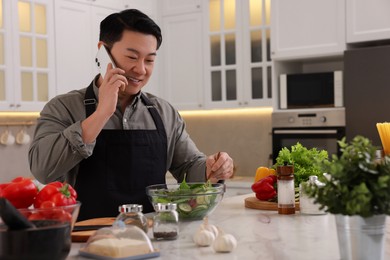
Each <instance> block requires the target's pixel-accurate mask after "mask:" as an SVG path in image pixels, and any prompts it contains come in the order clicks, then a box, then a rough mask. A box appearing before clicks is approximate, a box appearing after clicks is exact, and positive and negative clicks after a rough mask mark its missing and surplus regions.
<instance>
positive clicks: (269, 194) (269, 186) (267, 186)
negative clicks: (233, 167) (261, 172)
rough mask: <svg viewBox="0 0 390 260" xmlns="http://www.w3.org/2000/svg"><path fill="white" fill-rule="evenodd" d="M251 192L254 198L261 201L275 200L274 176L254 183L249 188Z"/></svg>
mask: <svg viewBox="0 0 390 260" xmlns="http://www.w3.org/2000/svg"><path fill="white" fill-rule="evenodd" d="M251 188H252V191H253V192H254V193H256V198H258V199H259V200H263V201H275V199H276V198H277V197H276V195H277V191H276V189H277V178H276V176H275V175H269V176H267V177H265V178H262V179H261V180H259V181H257V182H255V183H253V184H252V186H251Z"/></svg>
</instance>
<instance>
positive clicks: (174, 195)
mask: <svg viewBox="0 0 390 260" xmlns="http://www.w3.org/2000/svg"><path fill="white" fill-rule="evenodd" d="M225 189H226V188H225V184H222V183H210V182H206V183H190V182H189V183H186V182H185V181H183V182H182V183H181V184H156V185H151V186H148V187H146V193H147V195H148V197H149V199H150V201H151V203H152V204H153V205H154V204H156V203H175V204H176V205H177V212H178V213H179V219H180V220H200V219H203V218H204V217H205V216H207V215H209V214H210V213H211V212H212V211H213V210H214V209H215V208H216V206H217V205H218V203H219V202H220V201H221V200H222V198H223V195H224V193H225Z"/></svg>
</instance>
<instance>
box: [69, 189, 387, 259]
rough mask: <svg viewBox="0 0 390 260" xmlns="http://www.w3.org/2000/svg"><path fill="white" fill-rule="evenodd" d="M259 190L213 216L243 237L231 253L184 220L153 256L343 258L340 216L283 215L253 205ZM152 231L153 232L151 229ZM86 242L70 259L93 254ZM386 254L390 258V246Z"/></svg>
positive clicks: (220, 208) (225, 202) (75, 247)
mask: <svg viewBox="0 0 390 260" xmlns="http://www.w3.org/2000/svg"><path fill="white" fill-rule="evenodd" d="M250 196H253V194H248V195H241V196H235V197H229V198H224V199H223V200H222V202H221V204H220V205H219V206H218V207H217V209H216V210H215V211H214V212H213V213H212V214H211V215H210V216H209V222H210V223H211V224H214V225H217V226H219V227H221V228H222V229H223V230H224V231H225V232H226V233H231V234H233V235H234V236H235V237H236V238H237V241H238V246H237V248H236V249H235V250H234V251H233V252H231V253H216V252H214V250H213V249H212V248H211V247H197V246H196V245H195V244H194V242H193V241H192V235H193V234H194V232H195V230H196V229H197V228H198V226H199V225H200V224H201V223H202V221H193V222H182V223H180V234H179V238H178V239H177V240H174V241H161V242H160V241H158V242H156V241H154V240H152V243H153V246H154V247H155V248H157V249H159V250H160V254H161V255H160V257H158V258H153V259H169V260H179V259H186V260H190V259H202V260H203V259H213V260H214V259H223V260H230V259H237V260H238V259H249V260H250V259H277V260H279V259H280V260H283V259H300V260H305V259H308V260H312V259H316V260H321V259H324V260H332V259H340V254H339V246H338V242H337V232H336V225H335V221H334V216H333V215H331V214H326V215H304V214H300V213H299V211H298V212H297V213H296V214H295V215H279V214H278V213H277V212H276V211H264V210H255V209H248V208H245V206H244V199H245V198H246V197H250ZM389 222H390V220H389V219H388V220H387V227H388V228H387V234H386V244H387V245H390V238H389V233H390V227H389V226H390V223H389ZM149 235H151V233H150V234H149ZM80 246H83V244H80V243H74V244H73V245H72V250H71V252H70V254H69V256H68V258H67V259H87V258H83V257H81V256H78V249H79V248H80ZM385 251H386V252H385V259H390V248H389V246H387V247H386V250H385Z"/></svg>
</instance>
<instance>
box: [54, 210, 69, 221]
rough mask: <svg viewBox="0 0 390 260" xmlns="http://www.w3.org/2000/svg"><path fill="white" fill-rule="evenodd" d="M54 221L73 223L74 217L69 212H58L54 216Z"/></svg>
mask: <svg viewBox="0 0 390 260" xmlns="http://www.w3.org/2000/svg"><path fill="white" fill-rule="evenodd" d="M52 219H55V220H59V221H62V222H71V221H72V215H71V214H70V213H69V212H66V211H65V210H63V209H61V210H57V211H56V212H55V214H54V215H53V216H52Z"/></svg>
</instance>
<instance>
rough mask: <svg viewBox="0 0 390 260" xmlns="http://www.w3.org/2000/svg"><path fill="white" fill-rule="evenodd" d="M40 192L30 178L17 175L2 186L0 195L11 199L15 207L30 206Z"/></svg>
mask: <svg viewBox="0 0 390 260" xmlns="http://www.w3.org/2000/svg"><path fill="white" fill-rule="evenodd" d="M37 194H38V188H37V186H36V185H35V183H34V182H33V181H32V180H31V179H30V178H24V177H16V178H15V179H13V180H12V181H11V182H10V183H3V184H1V187H0V197H4V198H6V199H7V200H9V201H10V202H11V203H12V205H13V206H14V207H15V208H18V209H20V208H28V207H30V206H31V205H32V204H33V202H34V198H35V196H36V195H37Z"/></svg>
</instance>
